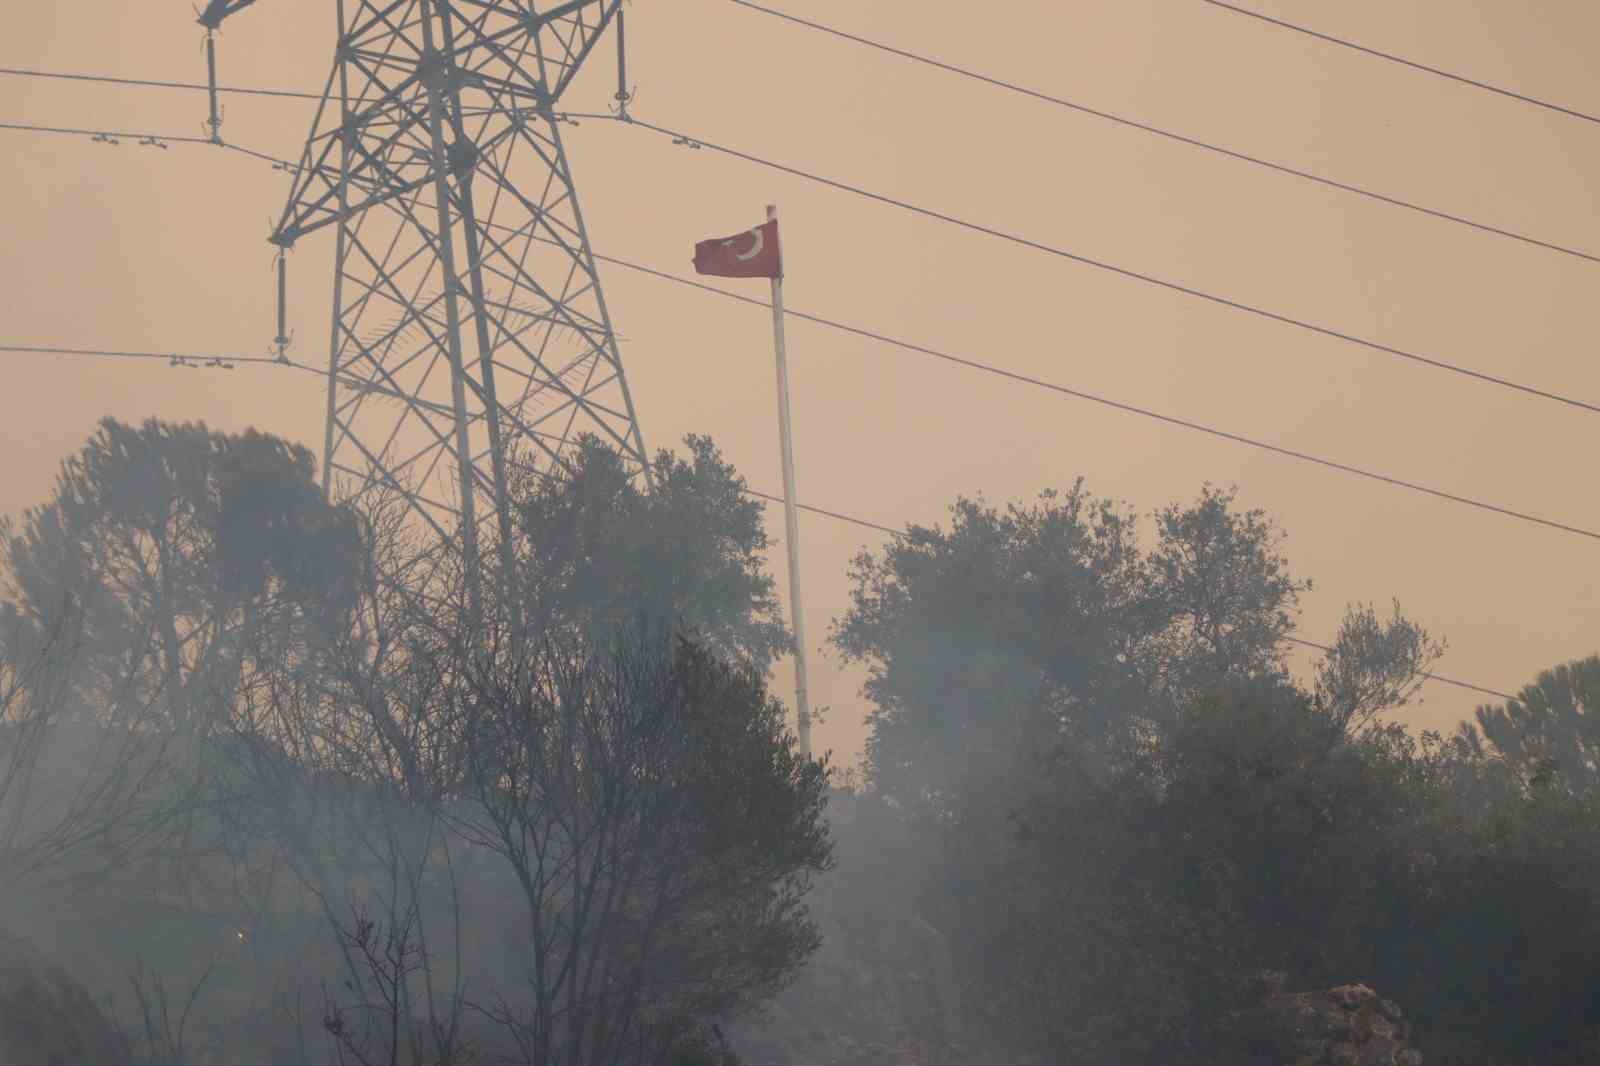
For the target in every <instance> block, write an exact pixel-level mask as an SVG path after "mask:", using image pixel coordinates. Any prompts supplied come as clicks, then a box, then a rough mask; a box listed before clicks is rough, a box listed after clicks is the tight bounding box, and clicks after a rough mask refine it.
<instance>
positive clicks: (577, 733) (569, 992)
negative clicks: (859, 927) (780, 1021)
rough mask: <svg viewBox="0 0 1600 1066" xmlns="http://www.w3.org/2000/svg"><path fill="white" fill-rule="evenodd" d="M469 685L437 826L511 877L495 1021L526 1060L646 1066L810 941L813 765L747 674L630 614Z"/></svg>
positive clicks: (821, 792) (819, 791)
mask: <svg viewBox="0 0 1600 1066" xmlns="http://www.w3.org/2000/svg"><path fill="white" fill-rule="evenodd" d="M469 691H470V696H468V697H467V698H468V699H469V701H470V706H469V707H468V708H466V709H465V710H464V711H463V715H464V717H465V718H466V720H467V721H468V723H469V724H468V726H467V730H468V735H469V737H470V739H469V742H468V743H469V746H470V749H471V754H470V756H469V760H470V765H471V771H470V780H471V782H472V791H471V795H470V798H469V800H468V802H467V803H466V804H465V805H464V806H462V807H460V808H458V810H457V812H456V813H455V814H454V815H453V821H454V822H455V824H457V825H458V826H459V828H460V830H461V832H462V833H463V835H464V837H465V838H466V839H467V840H469V841H471V842H472V843H474V844H476V845H478V846H480V847H482V848H485V849H487V850H488V851H489V852H491V853H492V854H494V855H495V856H497V857H498V858H499V859H500V860H502V861H503V862H504V864H505V866H506V867H507V868H508V869H509V872H511V873H512V874H513V876H514V879H515V884H516V885H517V886H518V887H519V889H520V902H521V904H522V908H523V912H524V913H523V915H522V920H521V922H519V923H518V925H519V927H520V929H522V930H525V932H524V933H523V934H522V935H521V936H520V937H519V938H518V940H517V945H518V949H519V951H520V952H521V953H522V955H523V959H524V966H525V967H526V974H527V979H526V980H527V983H526V986H525V990H524V993H523V995H521V996H519V997H517V999H511V998H509V997H508V999H507V1001H506V1002H505V1003H504V1004H503V1005H502V1006H501V1007H500V1009H499V1011H498V1013H497V1017H498V1018H499V1019H500V1020H501V1022H502V1023H503V1024H504V1025H505V1026H506V1027H508V1028H509V1029H510V1030H511V1031H513V1032H514V1033H516V1034H517V1036H518V1043H519V1044H520V1045H521V1046H523V1047H524V1048H525V1049H526V1051H525V1054H527V1055H528V1057H529V1059H530V1061H532V1062H536V1063H551V1064H562V1066H591V1064H592V1066H601V1064H606V1063H616V1062H626V1063H640V1064H658V1063H661V1062H663V1061H664V1059H665V1057H666V1056H667V1055H668V1054H669V1053H670V1052H671V1051H672V1050H673V1049H674V1048H675V1047H678V1046H680V1044H681V1042H682V1041H683V1040H684V1039H686V1038H688V1037H690V1036H692V1035H693V1034H694V1032H695V1031H696V1029H697V1027H698V1026H700V1025H702V1024H705V1023H707V1022H710V1021H712V1020H714V1019H716V1018H717V1017H719V1016H722V1015H725V1014H727V1013H730V1012H733V1011H736V1010H738V1009H739V1008H741V1007H745V1006H748V1005H750V1004H752V1003H754V1002H758V1001H759V1000H760V999H762V998H764V997H765V996H767V995H770V994H771V993H772V992H773V991H775V990H776V989H777V988H778V987H780V986H781V985H782V984H783V983H784V982H785V981H786V980H787V979H788V978H789V977H790V976H792V975H793V973H794V972H795V970H796V969H797V968H798V966H799V965H800V964H801V963H802V962H803V961H804V960H805V958H806V957H807V956H808V955H809V954H810V953H811V951H813V950H814V949H815V948H816V946H817V935H816V930H815V927H814V925H813V924H812V922H811V921H810V919H809V917H808V915H807V912H806V909H805V907H804V904H803V897H804V894H805V892H806V890H807V888H808V885H809V878H810V875H811V874H812V873H814V872H817V871H821V870H823V869H825V868H826V867H827V865H828V862H829V851H830V847H829V844H828V842H827V830H826V828H825V826H824V824H823V822H822V808H823V803H824V798H825V788H826V767H825V764H824V763H823V762H821V761H815V760H811V759H808V758H805V757H803V756H801V755H800V754H799V753H798V751H797V750H796V748H795V746H794V741H793V740H792V738H790V737H789V736H788V735H787V733H786V730H785V727H784V712H783V707H782V705H781V704H780V703H778V702H777V701H776V700H774V699H772V698H770V697H769V696H768V695H767V694H766V691H765V688H764V685H763V683H762V681H761V679H760V678H759V676H757V675H756V674H755V673H754V672H753V671H750V670H749V669H748V668H738V667H735V666H732V665H730V664H728V663H727V662H725V661H723V660H721V659H720V658H719V657H718V656H716V655H715V654H713V653H710V652H708V651H706V650H705V649H702V648H700V647H697V646H696V645H694V644H693V643H691V642H690V641H688V640H685V639H679V640H677V641H676V642H675V643H673V644H672V645H664V644H663V642H662V641H660V640H659V639H655V638H654V637H653V635H651V634H650V633H649V632H648V625H647V624H646V625H643V626H642V627H641V628H640V629H637V630H634V631H633V633H632V634H631V635H630V634H628V633H627V632H626V631H624V632H623V633H622V634H619V637H618V639H617V640H616V641H615V642H614V643H613V645H612V647H611V649H610V650H609V651H608V652H605V653H602V654H595V653H592V652H591V653H589V654H574V649H572V648H570V647H560V646H558V645H556V644H554V643H551V642H547V643H545V645H544V646H542V647H541V648H540V649H539V650H538V651H537V652H536V657H535V666H534V669H532V670H531V671H525V672H522V677H520V678H519V677H516V676H507V675H480V674H474V676H473V677H472V679H471V681H470V683H469Z"/></svg>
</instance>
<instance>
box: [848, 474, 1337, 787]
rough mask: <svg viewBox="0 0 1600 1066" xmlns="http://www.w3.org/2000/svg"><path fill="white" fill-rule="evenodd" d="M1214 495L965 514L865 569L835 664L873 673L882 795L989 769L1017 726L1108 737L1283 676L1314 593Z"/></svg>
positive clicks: (911, 537) (1253, 517)
mask: <svg viewBox="0 0 1600 1066" xmlns="http://www.w3.org/2000/svg"><path fill="white" fill-rule="evenodd" d="M1233 503H1234V493H1233V492H1231V491H1229V492H1223V491H1219V490H1214V489H1212V488H1210V487H1207V488H1206V489H1205V490H1204V491H1203V492H1202V493H1201V496H1200V498H1199V500H1198V501H1196V502H1195V503H1194V504H1193V505H1192V506H1189V507H1181V506H1178V505H1173V506H1171V507H1168V508H1166V509H1164V510H1162V511H1159V512H1157V513H1156V514H1155V515H1154V519H1155V525H1156V536H1157V540H1156V544H1155V547H1154V549H1153V550H1152V551H1151V553H1150V554H1149V555H1148V556H1144V555H1142V554H1141V552H1140V549H1139V544H1138V537H1137V526H1136V524H1135V521H1134V518H1133V516H1132V515H1130V514H1128V513H1126V512H1125V511H1121V510H1118V509H1117V508H1116V507H1114V506H1113V505H1112V504H1111V503H1110V502H1108V501H1104V500H1096V499H1094V498H1093V497H1091V496H1090V495H1088V494H1087V493H1086V492H1085V491H1084V490H1083V484H1082V482H1081V480H1080V481H1079V482H1078V483H1077V484H1076V485H1074V487H1073V489H1072V490H1071V491H1070V492H1069V493H1067V494H1066V495H1065V496H1060V495H1058V494H1056V493H1053V492H1046V493H1044V494H1043V495H1042V496H1041V497H1040V499H1039V501H1038V502H1037V503H1036V504H1034V505H1033V506H1030V507H1026V508H1024V507H1018V506H1016V505H1012V506H1010V507H1009V508H1008V509H1007V510H1006V511H1005V512H1004V513H1001V512H998V511H996V510H995V509H993V508H987V507H984V506H983V505H982V504H981V503H979V502H974V501H972V500H967V499H964V498H963V499H958V500H957V502H956V504H955V505H954V507H952V509H951V514H952V525H951V528H950V530H949V532H948V533H947V532H944V531H942V530H940V529H938V528H934V529H924V528H920V527H916V528H913V529H911V530H910V531H909V532H908V534H907V536H906V537H905V538H904V539H903V540H901V541H897V542H894V543H891V544H889V545H887V546H886V547H885V548H884V550H883V552H882V554H881V556H880V555H875V554H873V553H870V552H866V553H863V554H862V555H860V556H858V557H857V559H856V560H855V563H854V566H853V569H852V578H853V581H854V584H855V588H854V590H853V593H852V599H851V606H850V609H849V611H847V613H846V614H845V616H844V618H843V619H842V620H840V621H839V622H837V623H836V624H835V626H834V629H833V632H832V640H833V643H834V644H835V646H836V647H838V648H839V649H840V651H842V652H843V653H844V655H845V656H846V657H847V658H848V659H852V660H856V661H863V662H865V663H866V664H867V666H868V670H869V680H868V682H867V685H866V688H865V693H866V695H867V696H868V698H869V699H870V700H871V701H872V703H873V711H872V713H871V722H872V734H871V737H870V739H869V741H868V752H869V758H870V761H871V767H872V774H873V779H874V783H875V784H876V785H877V786H878V787H880V788H882V789H884V790H885V793H886V794H889V795H897V794H898V795H901V796H903V797H906V798H909V797H911V796H914V795H916V794H917V792H918V791H919V790H921V789H926V788H928V787H931V784H932V782H933V781H935V780H940V779H941V778H948V776H949V775H950V774H951V773H952V772H953V768H954V767H956V766H963V765H965V766H972V765H975V763H976V762H979V761H981V758H980V759H976V760H975V755H976V753H979V752H983V751H987V750H989V749H990V748H991V747H992V746H993V745H996V744H999V745H1002V746H1003V747H1006V748H1008V749H1010V748H1011V747H1012V746H1013V742H1014V740H1015V739H1016V737H1017V735H1018V733H1017V730H1018V729H1019V728H1021V729H1024V731H1026V729H1032V728H1042V727H1043V726H1039V725H1038V724H1037V723H1036V724H1035V726H1029V727H1023V726H1022V725H1021V722H1020V720H1019V719H1018V718H1017V717H1016V716H1018V715H1022V716H1024V717H1027V716H1037V715H1043V716H1044V717H1045V718H1046V719H1048V720H1052V721H1055V722H1057V723H1058V724H1060V725H1062V726H1066V727H1070V728H1073V729H1076V730H1078V731H1080V732H1083V733H1084V734H1085V735H1089V736H1099V737H1102V738H1104V737H1107V736H1108V735H1109V734H1112V733H1115V732H1117V731H1119V730H1124V729H1126V728H1128V727H1129V726H1130V725H1131V724H1134V723H1136V722H1137V721H1138V720H1141V719H1142V720H1145V721H1148V722H1154V721H1159V720H1162V719H1167V718H1170V717H1171V715H1172V714H1173V713H1175V709H1176V708H1177V707H1179V706H1181V704H1182V703H1183V701H1184V700H1185V699H1187V698H1188V697H1189V696H1191V695H1192V694H1193V693H1195V692H1197V691H1199V690H1201V689H1203V688H1204V687H1206V686H1208V685H1211V684H1215V683H1217V682H1218V681H1221V680H1223V679H1225V678H1227V677H1230V676H1231V677H1238V676H1249V675H1252V674H1258V673H1273V672H1281V670H1282V656H1283V649H1284V647H1285V644H1284V637H1286V636H1287V635H1288V633H1289V632H1290V631H1291V630H1292V628H1293V624H1294V623H1293V616H1294V611H1295V608H1296V603H1297V600H1298V596H1299V594H1300V592H1302V591H1304V590H1305V589H1308V588H1309V587H1310V584H1309V582H1297V581H1295V580H1293V579H1292V578H1290V577H1289V576H1288V575H1287V573H1286V563H1285V562H1284V560H1283V558H1282V557H1281V556H1280V555H1279V554H1278V551H1277V547H1278V544H1279V543H1280V542H1281V540H1282V536H1283V535H1282V533H1281V532H1280V531H1279V530H1277V528H1276V527H1275V526H1274V525H1273V524H1272V522H1271V521H1270V520H1269V519H1268V518H1267V517H1266V516H1265V515H1264V514H1263V513H1262V512H1260V511H1249V512H1245V513H1242V514H1241V513H1238V512H1237V511H1236V510H1235V509H1234V507H1233Z"/></svg>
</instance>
